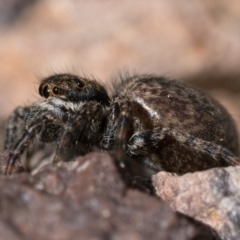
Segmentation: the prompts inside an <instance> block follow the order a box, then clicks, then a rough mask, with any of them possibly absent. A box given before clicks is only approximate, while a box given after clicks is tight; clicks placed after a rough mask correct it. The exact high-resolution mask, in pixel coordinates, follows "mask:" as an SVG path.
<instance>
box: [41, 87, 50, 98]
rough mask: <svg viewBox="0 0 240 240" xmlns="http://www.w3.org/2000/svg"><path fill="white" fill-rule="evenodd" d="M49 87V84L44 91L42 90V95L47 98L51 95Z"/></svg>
mask: <svg viewBox="0 0 240 240" xmlns="http://www.w3.org/2000/svg"><path fill="white" fill-rule="evenodd" d="M49 92H50V91H49V88H48V86H45V87H44V88H43V91H42V95H43V96H44V97H45V98H48V97H49Z"/></svg>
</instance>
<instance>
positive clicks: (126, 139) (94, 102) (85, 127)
mask: <svg viewBox="0 0 240 240" xmlns="http://www.w3.org/2000/svg"><path fill="white" fill-rule="evenodd" d="M39 94H40V95H41V96H42V97H44V98H45V99H44V100H43V101H41V102H36V103H34V104H33V105H32V106H30V107H25V108H21V107H20V108H17V109H16V110H15V112H14V114H13V115H12V116H11V117H10V118H9V124H8V128H7V138H6V142H5V147H6V149H11V148H12V145H13V142H14V138H15V137H16V130H17V128H18V125H17V124H16V123H17V122H18V121H17V120H18V118H21V119H23V121H24V122H25V127H24V132H23V135H22V137H21V138H20V139H19V140H18V142H17V143H16V144H15V146H14V147H13V149H12V151H11V154H10V158H9V164H8V168H7V171H6V173H8V174H9V173H11V172H12V169H13V165H14V162H15V160H16V159H17V158H19V157H20V156H21V155H22V154H23V152H24V151H25V150H26V149H27V147H28V145H29V143H30V142H31V141H32V140H33V139H36V138H37V139H38V140H40V141H43V142H54V143H55V142H57V144H56V145H57V150H56V158H55V161H57V159H58V158H59V156H61V155H64V154H65V153H67V154H70V155H71V156H77V155H83V154H86V153H88V152H90V151H92V149H93V148H94V147H98V148H99V149H101V150H109V151H111V152H113V153H114V154H115V155H116V157H117V159H118V160H119V161H121V162H124V164H125V165H128V162H129V161H130V160H131V161H137V162H139V163H141V164H142V166H144V167H145V168H150V169H152V170H154V171H155V172H157V171H160V170H166V171H170V172H176V173H179V174H183V173H186V172H193V171H198V170H204V169H208V168H212V167H218V166H229V165H238V164H240V160H239V158H238V155H239V143H238V136H237V131H236V127H235V124H234V122H233V120H232V119H231V117H230V115H229V114H228V113H227V111H226V110H225V109H224V108H223V107H222V106H221V105H220V104H219V103H218V102H216V101H215V100H214V99H212V98H210V97H209V96H207V95H206V94H204V93H202V92H200V91H198V90H195V89H194V88H192V87H189V86H186V85H184V84H182V83H179V82H177V81H173V80H168V79H165V78H162V77H156V76H148V75H143V76H134V77H131V78H128V79H125V80H124V81H121V82H119V83H118V84H115V86H114V90H113V94H112V96H111V98H110V97H109V95H108V93H107V91H106V90H105V88H104V87H103V86H102V85H101V84H100V83H98V82H97V81H95V80H89V79H86V78H81V77H78V76H75V75H71V74H58V75H53V76H50V77H48V78H46V79H44V80H42V82H41V84H40V87H39Z"/></svg>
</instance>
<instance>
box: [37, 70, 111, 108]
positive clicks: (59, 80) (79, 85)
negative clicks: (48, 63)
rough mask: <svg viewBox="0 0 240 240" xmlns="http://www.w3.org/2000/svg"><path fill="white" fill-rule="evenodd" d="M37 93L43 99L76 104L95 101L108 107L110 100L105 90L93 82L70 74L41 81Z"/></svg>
mask: <svg viewBox="0 0 240 240" xmlns="http://www.w3.org/2000/svg"><path fill="white" fill-rule="evenodd" d="M38 92H39V94H40V96H42V97H44V98H46V99H47V98H50V97H51V98H59V99H62V100H64V101H68V102H73V103H78V102H84V101H97V102H99V103H101V104H103V105H105V106H109V104H110V98H109V96H108V94H107V91H106V90H105V88H104V87H103V86H102V85H101V84H99V83H98V82H97V81H95V80H90V79H86V78H80V77H78V76H76V75H72V74H56V75H52V76H50V77H47V78H45V79H43V80H42V82H41V84H40V86H39V89H38Z"/></svg>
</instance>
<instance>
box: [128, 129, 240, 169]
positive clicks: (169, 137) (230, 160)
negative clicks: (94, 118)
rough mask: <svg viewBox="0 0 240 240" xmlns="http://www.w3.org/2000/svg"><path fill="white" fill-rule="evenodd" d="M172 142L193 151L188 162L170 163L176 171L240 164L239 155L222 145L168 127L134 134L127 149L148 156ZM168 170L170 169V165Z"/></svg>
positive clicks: (166, 160)
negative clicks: (190, 160)
mask: <svg viewBox="0 0 240 240" xmlns="http://www.w3.org/2000/svg"><path fill="white" fill-rule="evenodd" d="M174 142H175V143H177V144H178V145H179V148H178V149H186V150H187V151H189V152H192V153H193V154H192V155H193V159H192V162H190V163H185V162H184V161H185V160H183V159H182V160H179V159H176V161H175V162H174V163H171V164H173V165H174V169H175V170H177V171H176V172H179V173H184V171H186V172H187V170H191V171H198V170H204V169H208V168H211V167H219V166H235V165H240V159H239V157H237V156H235V155H234V154H233V153H231V152H230V151H229V150H227V149H225V148H223V147H222V146H220V145H217V144H215V143H213V142H208V141H204V140H202V139H200V138H195V137H192V136H190V135H189V134H185V133H183V132H179V131H176V130H174V129H169V128H163V129H161V128H156V129H154V130H153V131H152V130H146V131H143V132H139V133H136V134H134V135H133V136H132V137H131V139H130V141H129V143H128V149H127V151H128V154H129V155H132V156H138V155H140V156H149V154H151V151H154V150H153V149H157V148H161V146H163V145H165V146H167V145H168V144H172V143H174ZM172 151H173V150H172ZM176 154H178V153H176ZM199 156H205V157H199ZM159 161H163V162H161V163H160V164H161V165H165V166H166V165H167V164H168V163H167V162H168V161H169V159H160V160H159ZM164 161H165V162H164ZM183 166H185V167H186V166H189V169H182V168H183ZM168 170H170V171H171V166H170V165H169V166H168Z"/></svg>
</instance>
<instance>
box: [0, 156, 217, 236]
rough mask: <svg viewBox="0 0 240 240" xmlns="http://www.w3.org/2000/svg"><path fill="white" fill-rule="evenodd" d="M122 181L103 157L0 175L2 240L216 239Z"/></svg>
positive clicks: (111, 162) (211, 233) (117, 172)
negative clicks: (28, 171) (35, 170)
mask: <svg viewBox="0 0 240 240" xmlns="http://www.w3.org/2000/svg"><path fill="white" fill-rule="evenodd" d="M2 156H4V155H2ZM0 160H1V161H2V162H4V161H3V157H1V159H0ZM5 162H6V161H5ZM3 165H4V164H3ZM123 177H124V176H123V175H122V174H120V173H119V170H118V167H116V164H115V163H114V160H113V159H112V158H111V157H110V156H109V155H108V154H104V153H92V154H89V155H87V156H85V157H80V158H78V159H77V160H76V161H74V162H60V163H58V164H57V165H51V164H49V165H45V166H43V167H42V168H41V169H39V171H38V172H37V173H36V174H35V175H30V174H28V173H21V174H17V173H15V174H13V175H11V176H0V191H1V196H0V211H1V215H0V233H1V234H0V236H1V239H13V240H14V239H37V240H38V239H53V240H54V239H57V240H61V239H172V240H175V239H176V240H187V239H189V240H190V239H191V240H192V239H198V240H200V239H202V240H203V239H204V240H206V239H209V240H210V239H211V240H213V239H218V237H217V235H216V233H214V232H213V231H212V230H211V229H210V228H208V227H206V226H204V225H202V224H200V223H197V222H195V221H193V220H192V219H189V218H187V217H184V216H182V215H181V214H178V213H175V212H174V211H172V210H171V209H170V207H169V206H168V204H167V203H164V202H163V201H160V200H159V199H157V198H155V197H153V196H150V195H149V194H147V193H144V192H141V191H139V190H138V189H132V188H131V189H130V188H129V187H128V186H127V185H126V183H125V182H124V181H123Z"/></svg>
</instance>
